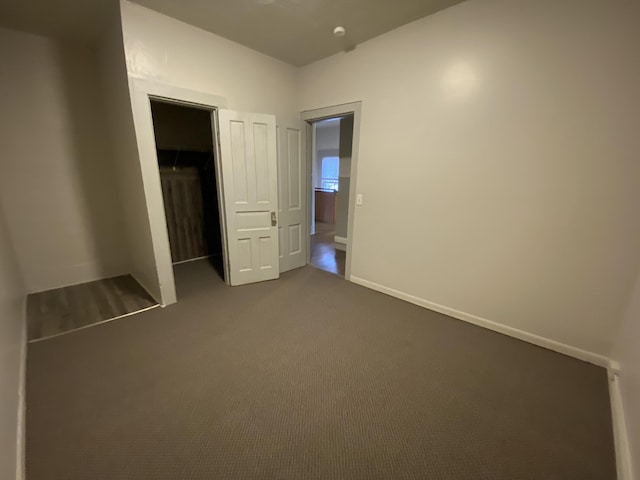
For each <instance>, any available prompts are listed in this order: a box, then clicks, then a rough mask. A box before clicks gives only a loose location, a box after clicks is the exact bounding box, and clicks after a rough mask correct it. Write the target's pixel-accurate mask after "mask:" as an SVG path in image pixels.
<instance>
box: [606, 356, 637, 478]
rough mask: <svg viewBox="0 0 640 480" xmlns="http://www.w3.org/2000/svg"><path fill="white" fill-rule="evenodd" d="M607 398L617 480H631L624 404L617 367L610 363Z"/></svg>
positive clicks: (631, 469) (631, 472)
mask: <svg viewBox="0 0 640 480" xmlns="http://www.w3.org/2000/svg"><path fill="white" fill-rule="evenodd" d="M609 396H610V398H611V419H612V421H613V440H614V443H615V448H616V468H617V470H618V480H633V467H632V465H631V450H630V447H629V437H628V436H627V423H626V421H625V414H624V402H623V400H622V391H621V389H620V375H619V369H618V365H617V364H616V363H615V362H612V368H611V369H610V370H609Z"/></svg>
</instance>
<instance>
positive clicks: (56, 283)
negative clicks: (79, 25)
mask: <svg viewBox="0 0 640 480" xmlns="http://www.w3.org/2000/svg"><path fill="white" fill-rule="evenodd" d="M0 56H1V57H2V69H1V72H0V105H2V113H0V145H2V155H0V169H1V171H2V174H1V175H0V190H1V191H2V193H1V200H2V201H3V203H4V205H5V206H6V216H7V224H8V225H9V229H10V232H11V235H12V239H13V243H14V245H15V248H16V254H17V256H18V260H19V263H20V266H21V269H22V271H23V274H24V280H25V283H26V288H27V290H28V291H29V292H37V291H42V290H48V289H51V288H56V287H61V286H65V285H71V284H76V283H82V282H86V281H90V280H95V279H97V278H104V277H109V276H113V275H119V274H122V273H124V272H125V271H126V260H125V258H124V256H123V255H122V245H121V242H120V235H119V229H120V220H119V218H120V210H119V207H118V206H117V201H115V200H114V197H115V194H114V177H113V173H112V168H111V165H110V163H109V162H110V158H109V157H108V155H107V154H106V152H107V149H108V144H107V142H106V140H105V135H104V130H105V125H106V124H105V121H104V116H103V112H102V108H101V100H100V94H99V91H98V90H97V88H96V84H97V83H98V76H97V64H96V61H95V54H94V52H92V51H90V50H89V49H88V48H85V47H84V46H80V45H74V46H71V45H66V44H65V45H62V44H59V43H57V42H55V41H53V40H51V39H48V38H45V37H39V36H35V35H30V34H26V33H20V32H14V31H10V30H5V29H0Z"/></svg>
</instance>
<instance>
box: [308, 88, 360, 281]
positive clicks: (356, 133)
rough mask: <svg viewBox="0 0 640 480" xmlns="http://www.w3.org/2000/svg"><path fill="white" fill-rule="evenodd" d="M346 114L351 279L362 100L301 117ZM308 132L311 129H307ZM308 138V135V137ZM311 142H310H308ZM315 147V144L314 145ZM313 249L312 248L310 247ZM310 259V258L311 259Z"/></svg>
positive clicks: (310, 119) (347, 274)
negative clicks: (350, 120)
mask: <svg viewBox="0 0 640 480" xmlns="http://www.w3.org/2000/svg"><path fill="white" fill-rule="evenodd" d="M345 115H353V134H352V135H353V136H352V144H351V175H350V180H349V184H350V188H349V209H348V213H347V216H348V218H347V239H348V240H347V243H346V251H347V255H346V259H345V267H344V273H345V275H344V278H345V279H346V280H351V253H352V250H351V246H352V244H353V232H354V227H353V225H354V221H355V214H356V209H355V204H356V192H357V178H358V155H359V151H360V119H361V117H362V102H361V101H358V102H351V103H343V104H340V105H333V106H331V107H325V108H317V109H314V110H305V111H303V112H300V118H301V119H302V120H304V121H306V122H307V123H309V124H310V123H312V122H316V121H318V120H322V119H325V118H332V117H341V116H345ZM307 132H309V130H308V129H307ZM307 140H308V137H307ZM307 143H309V142H307ZM313 148H315V145H314V146H313ZM311 155H313V152H310V153H309V154H308V155H307V166H308V168H309V172H311ZM307 178H308V185H309V188H311V182H310V180H309V179H310V174H307ZM309 195H311V189H310V190H309ZM308 203H309V204H310V205H309V206H308V207H307V217H308V218H309V219H311V218H313V217H312V213H313V212H312V211H311V204H312V202H308ZM311 228H312V227H311V225H310V224H309V225H307V232H310V231H311ZM309 244H310V236H307V245H309ZM309 250H311V249H309ZM309 261H310V260H309Z"/></svg>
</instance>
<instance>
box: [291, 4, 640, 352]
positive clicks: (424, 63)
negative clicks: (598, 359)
mask: <svg viewBox="0 0 640 480" xmlns="http://www.w3.org/2000/svg"><path fill="white" fill-rule="evenodd" d="M639 8H640V7H639V4H638V2H629V1H625V0H612V1H607V2H598V1H589V2H585V1H583V0H565V1H563V2H557V1H554V0H469V1H467V2H464V3H461V4H459V5H457V6H454V7H452V8H449V9H447V10H444V11H442V12H440V13H437V14H435V15H433V16H430V17H426V18H424V19H421V20H419V21H416V22H414V23H411V24H409V25H406V26H404V27H401V28H399V29H397V30H394V31H392V32H389V33H387V34H385V35H383V36H380V37H377V38H375V39H373V40H371V41H369V42H366V43H364V44H362V45H358V47H357V48H356V50H355V51H352V52H350V53H347V54H344V53H341V54H338V55H335V56H333V57H330V58H328V59H325V60H323V61H320V62H317V63H314V64H312V65H310V66H307V67H304V68H302V69H301V71H300V99H299V108H300V110H309V109H315V108H321V107H326V106H329V105H337V104H342V103H346V102H352V101H358V100H362V102H363V105H362V124H361V130H360V135H361V136H360V139H361V141H360V150H359V170H358V178H357V191H358V192H359V193H362V194H364V205H363V206H362V207H357V208H356V215H355V225H354V238H353V263H352V274H353V275H354V276H356V277H360V278H362V279H365V280H369V281H371V282H374V283H377V284H379V285H383V286H386V287H391V288H393V289H395V290H397V291H400V292H402V293H404V294H409V295H412V296H413V297H414V298H417V299H418V300H420V299H421V300H420V301H422V300H426V301H429V302H434V303H435V304H439V305H442V306H446V307H450V308H453V309H457V310H458V311H461V312H466V313H470V314H473V315H475V316H478V317H481V318H483V319H489V320H491V321H494V322H497V323H498V324H501V325H503V326H508V327H511V328H515V329H520V330H523V331H526V332H530V333H533V334H536V335H539V336H542V337H546V338H548V339H552V340H554V341H557V342H561V343H563V344H567V345H570V346H573V347H577V348H580V349H584V350H587V351H589V352H594V353H596V354H601V355H605V356H606V355H608V354H609V353H610V351H611V347H612V344H613V340H614V336H615V333H614V332H615V331H616V330H617V327H618V325H619V323H620V320H621V319H622V317H623V310H624V306H625V302H626V299H627V297H628V295H629V292H630V290H631V285H632V284H633V281H634V278H635V275H636V272H637V271H638V266H639V265H640V250H639V249H638V248H637V245H638V244H639V242H640V217H639V216H638V215H637V208H638V205H640V188H638V185H640V162H639V161H638V155H639V153H640V135H638V132H637V130H638V125H639V124H640V96H638V95H637V86H638V85H640V56H639V55H638V54H637V45H639V44H640V29H638V26H637V25H638V23H637V20H638V18H639V16H640V12H639Z"/></svg>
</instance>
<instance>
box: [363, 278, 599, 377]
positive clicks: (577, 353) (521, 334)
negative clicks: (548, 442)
mask: <svg viewBox="0 0 640 480" xmlns="http://www.w3.org/2000/svg"><path fill="white" fill-rule="evenodd" d="M351 281H352V282H353V283H357V284H358V285H362V286H363V287H367V288H371V289H372V290H376V291H378V292H381V293H385V294H387V295H390V296H392V297H396V298H399V299H401V300H405V301H407V302H409V303H413V304H414V305H419V306H421V307H424V308H428V309H429V310H433V311H435V312H438V313H443V314H445V315H449V316H450V317H453V318H457V319H458V320H463V321H465V322H468V323H472V324H473V325H477V326H479V327H484V328H486V329H488V330H493V331H494V332H498V333H502V334H503V335H507V336H509V337H513V338H517V339H518V340H523V341H525V342H528V343H532V344H534V345H538V346H539V347H543V348H547V349H549V350H553V351H554V352H558V353H562V354H564V355H568V356H570V357H574V358H577V359H579V360H584V361H585V362H589V363H593V364H594V365H598V366H600V367H605V368H608V367H609V365H610V361H609V359H608V358H607V357H605V356H604V355H600V354H598V353H593V352H589V351H587V350H583V349H581V348H577V347H572V346H571V345H567V344H564V343H560V342H556V341H555V340H551V339H549V338H545V337H541V336H540V335H536V334H535V333H530V332H526V331H524V330H520V329H517V328H514V327H509V326H507V325H502V324H500V323H497V322H494V321H492V320H487V319H486V318H482V317H478V316H477V315H473V314H471V313H466V312H462V311H460V310H456V309H455V308H450V307H446V306H444V305H439V304H437V303H434V302H430V301H429V300H425V299H423V298H419V297H416V296H414V295H410V294H408V293H404V292H401V291H399V290H395V289H393V288H389V287H385V286H384V285H380V284H378V283H374V282H371V281H369V280H365V279H364V278H359V277H356V276H354V275H352V276H351Z"/></svg>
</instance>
